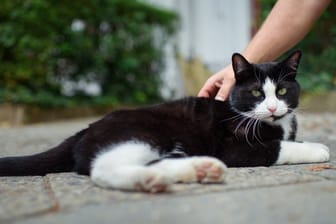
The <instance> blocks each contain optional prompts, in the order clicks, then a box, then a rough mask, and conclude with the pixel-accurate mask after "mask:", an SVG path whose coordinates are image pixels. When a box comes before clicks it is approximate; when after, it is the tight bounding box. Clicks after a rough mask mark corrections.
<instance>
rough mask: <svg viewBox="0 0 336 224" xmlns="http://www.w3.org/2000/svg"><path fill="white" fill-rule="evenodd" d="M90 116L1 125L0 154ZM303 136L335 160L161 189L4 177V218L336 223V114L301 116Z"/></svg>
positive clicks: (61, 132) (34, 145) (36, 143)
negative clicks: (128, 189) (151, 190)
mask: <svg viewBox="0 0 336 224" xmlns="http://www.w3.org/2000/svg"><path fill="white" fill-rule="evenodd" d="M92 120H93V119H85V120H83V119H82V120H72V121H64V122H56V123H46V124H38V125H29V126H23V127H18V128H0V142H1V150H0V156H8V155H22V154H31V153H35V152H40V151H43V150H45V149H47V148H48V147H51V146H54V145H55V144H57V143H59V142H60V141H61V140H62V139H64V138H65V137H67V136H69V135H71V134H73V133H75V132H76V131H78V130H80V129H81V128H84V127H85V126H86V125H87V124H88V123H89V122H91V121H92ZM298 139H299V140H305V141H316V142H321V143H324V144H326V145H328V146H329V148H330V151H331V160H330V162H328V163H323V164H302V165H289V166H273V167H270V168H266V167H256V168H230V169H228V171H227V174H226V182H225V184H216V185H200V184H176V185H174V187H173V188H172V190H171V191H170V192H169V193H165V194H158V195H154V194H143V193H134V192H122V191H117V190H107V189H101V188H99V187H97V186H95V185H94V184H93V183H92V182H91V181H90V179H89V178H88V177H87V176H80V175H77V174H75V173H61V174H50V175H47V176H45V177H40V176H34V177H0V223H24V224H27V223H34V224H35V223H48V224H49V223H81V224H83V223H143V224H150V223H167V224H168V223H169V224H171V223H185V224H188V223H258V224H260V223H305V224H306V223H335V222H336V221H335V220H336V213H335V203H336V116H335V114H328V113H324V114H300V115H299V136H298Z"/></svg>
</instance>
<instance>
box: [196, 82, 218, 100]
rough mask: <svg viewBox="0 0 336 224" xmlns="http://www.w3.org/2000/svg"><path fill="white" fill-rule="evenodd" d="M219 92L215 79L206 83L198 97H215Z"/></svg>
mask: <svg viewBox="0 0 336 224" xmlns="http://www.w3.org/2000/svg"><path fill="white" fill-rule="evenodd" d="M217 91H218V87H216V85H215V81H214V80H213V79H211V78H210V79H208V81H206V82H205V84H204V86H203V87H202V88H201V90H200V91H199V93H198V94H197V96H198V97H207V98H208V97H214V96H215V95H216V93H217Z"/></svg>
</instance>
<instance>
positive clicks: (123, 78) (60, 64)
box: [0, 0, 177, 107]
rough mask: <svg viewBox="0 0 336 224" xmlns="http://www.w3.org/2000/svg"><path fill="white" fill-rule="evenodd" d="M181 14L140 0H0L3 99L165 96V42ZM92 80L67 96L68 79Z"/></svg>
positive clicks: (57, 101) (69, 102)
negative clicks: (96, 90)
mask: <svg viewBox="0 0 336 224" xmlns="http://www.w3.org/2000/svg"><path fill="white" fill-rule="evenodd" d="M176 24H177V16H176V14H174V13H172V12H170V11H166V10H163V9H159V8H156V7H153V6H151V5H147V4H145V3H143V2H140V1H136V0H72V1H68V0H57V1H56V0H2V1H1V4H0V61H1V63H0V103H4V102H11V103H23V104H35V105H40V106H58V107H60V106H73V105H78V104H98V105H111V104H117V103H121V102H122V103H144V102H149V101H156V100H159V99H160V96H159V93H158V88H159V86H160V77H159V76H158V74H159V73H160V71H161V70H162V68H163V63H162V53H163V52H162V46H163V44H164V43H165V42H166V41H167V39H168V38H169V37H170V36H171V35H173V34H174V32H175V29H176ZM83 80H84V81H94V82H97V83H98V84H99V86H100V87H101V94H100V95H99V96H92V95H90V94H87V93H86V92H85V91H83V90H82V89H76V90H74V91H73V92H72V93H71V94H70V95H71V96H69V95H68V96H66V95H64V91H62V88H63V87H62V86H64V82H68V81H72V82H78V81H83Z"/></svg>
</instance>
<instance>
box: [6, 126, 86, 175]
mask: <svg viewBox="0 0 336 224" xmlns="http://www.w3.org/2000/svg"><path fill="white" fill-rule="evenodd" d="M83 131H84V130H83ZM83 131H81V132H79V133H77V134H76V135H74V136H72V137H70V138H68V139H66V140H65V141H64V142H62V143H61V144H60V145H58V146H57V147H55V148H52V149H50V150H48V151H45V152H42V153H39V154H35V155H29V156H15V157H5V158H0V176H43V175H46V174H48V173H59V172H70V171H73V168H74V163H75V161H74V158H73V153H72V149H73V146H74V144H76V142H77V141H78V138H79V137H80V136H81V135H82V134H83Z"/></svg>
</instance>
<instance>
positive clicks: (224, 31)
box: [146, 0, 252, 97]
mask: <svg viewBox="0 0 336 224" xmlns="http://www.w3.org/2000/svg"><path fill="white" fill-rule="evenodd" d="M146 2H150V3H153V4H156V5H159V6H162V7H165V8H168V9H173V10H175V11H176V12H177V13H178V14H179V15H180V18H181V30H180V31H179V33H178V35H177V37H176V39H175V43H171V45H170V46H167V47H166V51H167V63H168V64H167V69H166V71H165V72H164V73H163V74H162V77H163V79H164V82H165V83H166V85H167V86H165V87H164V88H163V90H162V92H163V95H167V93H168V92H169V89H174V91H175V93H176V95H175V97H181V96H183V94H184V90H183V84H182V78H181V75H180V71H179V67H178V65H177V63H176V61H175V60H174V52H173V44H176V46H177V49H178V51H179V53H180V54H181V55H182V56H183V57H184V58H186V59H192V58H200V59H201V60H202V62H203V63H205V65H206V66H207V67H208V68H209V69H210V70H211V71H212V72H216V71H218V70H219V69H221V68H222V67H224V66H225V65H226V64H228V63H230V60H231V55H232V53H234V52H241V51H242V50H243V49H244V48H245V46H246V45H247V43H248V41H249V39H250V33H251V25H252V15H251V10H252V7H251V0H235V1H234V0H146Z"/></svg>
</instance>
